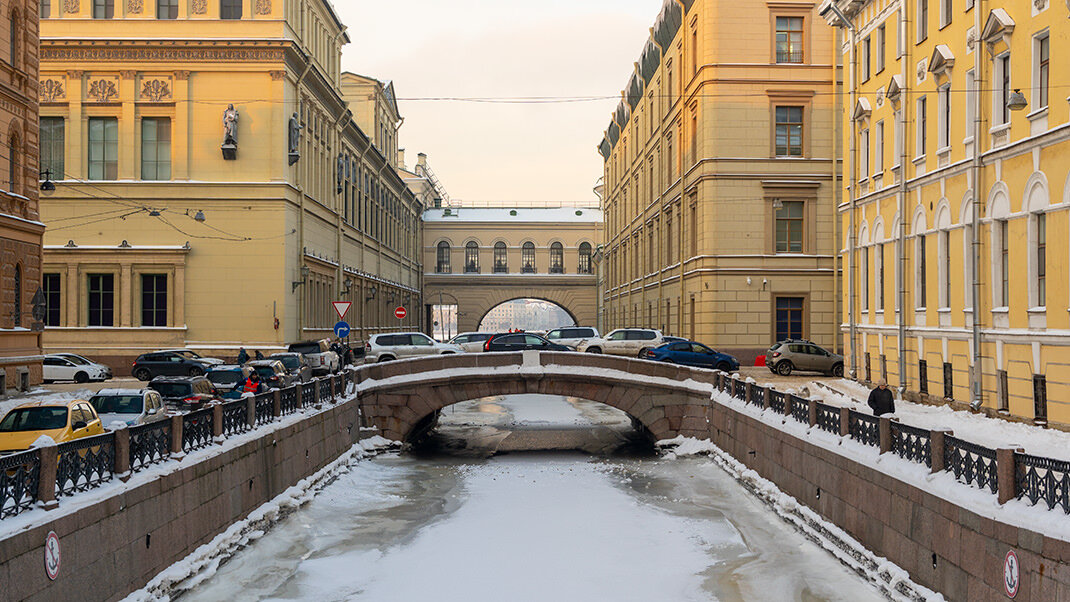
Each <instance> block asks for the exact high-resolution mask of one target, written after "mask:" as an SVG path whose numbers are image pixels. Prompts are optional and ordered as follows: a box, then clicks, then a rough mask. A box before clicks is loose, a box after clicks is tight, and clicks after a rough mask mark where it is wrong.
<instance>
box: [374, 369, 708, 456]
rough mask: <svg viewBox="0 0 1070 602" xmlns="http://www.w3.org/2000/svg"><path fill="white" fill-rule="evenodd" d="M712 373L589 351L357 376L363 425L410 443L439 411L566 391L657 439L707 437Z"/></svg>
mask: <svg viewBox="0 0 1070 602" xmlns="http://www.w3.org/2000/svg"><path fill="white" fill-rule="evenodd" d="M715 378H716V373H714V372H711V371H708V370H699V369H694V368H688V367H685V366H676V365H672V364H662V363H656V362H648V361H643V360H636V359H629V358H619V357H614V356H607V355H596V354H588V353H538V352H535V351H525V352H522V353H466V354H457V355H446V356H435V357H430V358H418V359H410V360H401V361H396V362H386V363H382V364H369V365H366V366H362V367H361V368H360V369H359V370H358V373H357V380H358V393H357V395H358V398H359V400H360V406H361V410H362V416H363V421H364V422H363V424H364V426H366V427H374V428H376V429H377V430H378V431H379V434H381V435H383V436H384V437H386V438H388V439H394V440H399V441H410V440H411V439H412V437H413V435H414V434H416V433H418V432H420V430H421V429H423V428H424V427H426V426H427V425H428V424H429V423H433V420H434V418H435V417H436V416H437V414H438V412H439V411H441V410H442V409H443V408H446V407H448V406H451V405H453V404H455V403H460V402H462V401H469V400H472V399H481V398H484V397H491V396H497V395H519V394H540V395H565V396H571V397H578V398H581V399H587V400H590V401H594V402H598V403H603V404H605V405H608V406H611V407H614V408H617V409H619V410H621V411H623V412H625V413H626V414H628V415H629V416H631V418H632V420H633V422H634V423H635V424H636V425H637V426H638V427H639V428H640V429H641V430H642V431H643V432H644V433H646V434H647V435H648V436H649V437H650V438H652V439H654V440H661V439H671V438H673V437H676V436H677V435H684V436H688V437H700V438H701V437H706V436H708V434H707V433H708V429H709V426H708V425H709V422H708V418H709V416H708V413H709V412H710V411H711V405H710V395H711V394H712V392H713V389H714V383H715Z"/></svg>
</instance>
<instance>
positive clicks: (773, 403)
mask: <svg viewBox="0 0 1070 602" xmlns="http://www.w3.org/2000/svg"><path fill="white" fill-rule="evenodd" d="M769 408H770V409H772V410H773V411H774V412H776V413H777V414H783V413H784V394H783V393H781V392H780V391H774V390H773V389H769Z"/></svg>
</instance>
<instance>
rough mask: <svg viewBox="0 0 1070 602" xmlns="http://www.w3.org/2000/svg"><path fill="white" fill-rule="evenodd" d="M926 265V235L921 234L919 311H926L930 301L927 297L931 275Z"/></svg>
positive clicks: (919, 246) (919, 250)
mask: <svg viewBox="0 0 1070 602" xmlns="http://www.w3.org/2000/svg"><path fill="white" fill-rule="evenodd" d="M926 263H927V257H926V252H925V235H924V234H919V235H918V304H917V307H918V308H919V309H924V308H925V307H927V305H926V302H927V301H928V299H927V297H928V293H929V291H928V285H927V280H928V276H929V275H928V273H927V268H928V266H927V265H926Z"/></svg>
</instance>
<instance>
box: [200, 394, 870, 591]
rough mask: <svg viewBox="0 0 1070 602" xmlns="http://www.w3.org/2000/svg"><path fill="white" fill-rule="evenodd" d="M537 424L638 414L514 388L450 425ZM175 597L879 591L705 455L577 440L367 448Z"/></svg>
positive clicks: (617, 420)
mask: <svg viewBox="0 0 1070 602" xmlns="http://www.w3.org/2000/svg"><path fill="white" fill-rule="evenodd" d="M520 418H523V420H519V419H520ZM528 426H530V428H533V429H535V430H540V429H542V430H548V431H550V434H551V435H552V434H553V430H554V429H561V430H563V431H570V430H582V429H588V430H591V431H592V433H593V435H592V436H595V437H597V438H600V440H602V441H603V442H604V441H605V439H606V436H605V433H604V432H602V433H601V434H599V433H596V432H594V431H597V430H598V429H610V430H613V431H615V432H623V431H624V430H626V429H625V427H630V422H629V420H628V419H627V417H626V416H624V415H623V414H621V413H618V412H616V410H611V409H609V408H607V407H606V406H601V405H599V404H592V403H589V402H584V401H579V400H574V399H564V398H548V397H538V396H530V397H527V396H518V397H510V398H505V399H500V398H499V399H496V400H482V401H479V402H468V403H466V404H459V405H458V406H457V410H456V411H453V412H451V411H449V410H447V411H446V413H445V414H444V415H443V416H442V420H441V424H440V427H439V430H440V431H443V432H449V431H450V429H451V428H452V429H457V432H461V433H471V432H473V430H476V431H480V432H483V431H485V430H487V429H490V430H496V429H501V430H504V431H515V430H522V429H524V428H528ZM483 434H484V435H485V434H486V433H485V432H483ZM484 440H485V441H495V442H498V443H500V441H501V439H500V438H498V439H495V438H493V437H489V438H485V439H484ZM198 581H199V579H198ZM181 598H182V600H212V601H217V600H228V601H230V600H233V601H244V600H308V599H313V600H317V602H328V601H335V600H338V601H341V600H367V601H375V602H402V601H416V600H427V601H435V602H452V601H457V602H461V601H463V602H482V601H488V602H489V601H495V602H497V601H501V600H509V601H517V602H523V601H532V602H534V601H538V602H544V601H547V600H554V601H610V602H617V601H630V600H635V601H640V600H642V601H649V600H666V601H673V602H676V601H692V600H694V601H698V600H725V601H732V600H761V601H766V600H776V601H780V600H800V601H818V600H837V601H852V602H860V601H866V600H882V599H884V598H883V596H881V595H880V594H879V593H878V592H877V590H876V589H874V588H872V587H871V586H870V585H869V584H868V583H867V582H866V581H865V580H864V579H862V578H860V577H858V576H857V575H855V574H854V573H852V572H851V571H850V570H848V569H847V568H845V567H843V566H842V565H841V564H840V563H838V562H837V561H836V560H835V559H833V558H832V557H831V556H830V555H828V554H827V553H826V552H824V551H823V550H821V549H820V548H818V547H817V546H816V545H814V544H813V543H811V542H810V541H808V540H807V539H805V538H804V537H803V536H802V535H800V534H798V533H797V532H795V531H794V530H792V528H791V527H790V526H788V525H786V524H785V523H783V522H782V521H781V519H780V518H779V517H777V516H776V515H775V514H774V513H773V512H772V511H770V510H769V509H768V508H767V507H765V506H764V505H762V504H761V503H760V502H759V501H757V500H756V499H754V498H753V497H751V496H750V495H749V494H748V493H747V492H746V491H745V490H743V489H742V488H741V487H740V486H739V485H738V484H737V483H736V482H735V481H734V480H733V479H732V478H731V477H730V476H729V475H728V474H726V473H725V472H724V471H723V470H721V469H720V468H718V467H717V466H716V465H715V464H713V463H712V462H711V461H709V460H708V459H704V458H683V459H675V460H667V459H661V458H657V457H655V456H645V457H644V456H635V455H619V454H618V455H612V454H611V455H603V456H598V455H589V454H585V453H580V452H551V453H544V452H543V453H540V452H526V453H509V454H505V455H495V456H492V457H482V456H480V455H478V454H474V455H464V454H462V455H457V454H439V455H435V456H430V457H429V456H428V455H426V454H425V455H411V454H398V453H392V454H388V455H384V456H379V457H377V458H375V459H372V460H368V461H364V462H360V463H358V464H356V465H354V467H353V468H352V470H351V471H350V472H348V473H346V474H344V475H343V476H342V477H340V478H339V479H338V480H337V481H335V482H334V483H333V484H331V485H330V486H328V487H327V488H325V489H324V490H323V491H322V492H320V494H319V495H318V496H317V497H316V498H315V499H314V500H313V501H312V502H310V503H309V504H308V505H307V506H305V507H303V508H302V509H300V510H299V511H298V512H296V513H294V514H293V515H291V516H289V517H288V518H286V519H284V520H283V521H282V522H281V523H280V524H278V525H277V526H276V527H275V528H274V529H273V530H272V531H271V532H270V533H268V534H267V535H266V536H264V537H263V538H261V539H259V540H257V541H255V542H254V543H253V544H252V545H250V546H249V547H248V548H246V549H245V550H243V551H242V552H240V553H238V554H237V555H236V556H235V557H234V558H233V559H232V560H230V561H229V562H227V563H226V564H224V565H223V566H222V567H220V568H219V569H218V571H217V572H216V574H215V575H213V576H211V577H210V578H208V579H206V580H205V581H204V582H203V583H201V584H200V585H199V586H198V587H196V588H195V589H193V590H192V591H190V592H188V593H186V594H185V595H183V596H181Z"/></svg>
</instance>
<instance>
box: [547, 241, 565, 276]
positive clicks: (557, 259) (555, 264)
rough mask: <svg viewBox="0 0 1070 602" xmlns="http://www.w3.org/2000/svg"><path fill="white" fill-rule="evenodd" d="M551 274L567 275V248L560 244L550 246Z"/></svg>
mask: <svg viewBox="0 0 1070 602" xmlns="http://www.w3.org/2000/svg"><path fill="white" fill-rule="evenodd" d="M550 273H551V274H564V273H565V247H564V246H563V245H562V244H561V243H559V242H555V243H553V244H551V245H550Z"/></svg>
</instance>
